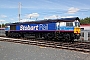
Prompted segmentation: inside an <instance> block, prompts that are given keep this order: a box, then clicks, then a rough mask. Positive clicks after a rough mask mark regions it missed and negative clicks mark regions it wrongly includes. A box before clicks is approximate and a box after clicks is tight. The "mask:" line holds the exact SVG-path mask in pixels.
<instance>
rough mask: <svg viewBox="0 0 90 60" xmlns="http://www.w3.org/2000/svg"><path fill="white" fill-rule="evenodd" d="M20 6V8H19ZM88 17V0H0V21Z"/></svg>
mask: <svg viewBox="0 0 90 60" xmlns="http://www.w3.org/2000/svg"><path fill="white" fill-rule="evenodd" d="M19 7H21V9H19ZM19 11H20V21H32V20H43V19H56V18H64V17H79V18H81V19H82V18H85V17H90V0H0V23H12V22H17V21H19Z"/></svg>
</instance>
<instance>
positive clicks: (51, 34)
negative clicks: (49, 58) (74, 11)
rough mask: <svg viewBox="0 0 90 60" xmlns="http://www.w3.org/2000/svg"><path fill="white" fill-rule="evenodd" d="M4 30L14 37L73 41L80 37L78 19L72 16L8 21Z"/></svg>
mask: <svg viewBox="0 0 90 60" xmlns="http://www.w3.org/2000/svg"><path fill="white" fill-rule="evenodd" d="M5 32H6V36H8V37H14V38H15V37H16V38H21V37H22V38H35V39H47V40H64V41H74V39H79V38H80V20H79V18H78V17H74V18H61V19H48V20H40V21H32V22H17V23H8V24H6V29H5Z"/></svg>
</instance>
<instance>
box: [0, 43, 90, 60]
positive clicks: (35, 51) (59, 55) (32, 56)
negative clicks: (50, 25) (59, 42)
mask: <svg viewBox="0 0 90 60" xmlns="http://www.w3.org/2000/svg"><path fill="white" fill-rule="evenodd" d="M0 60H90V54H88V53H83V52H78V51H70V50H64V49H63V50H62V49H54V48H49V47H47V48H45V47H40V46H33V45H25V44H18V43H12V42H0Z"/></svg>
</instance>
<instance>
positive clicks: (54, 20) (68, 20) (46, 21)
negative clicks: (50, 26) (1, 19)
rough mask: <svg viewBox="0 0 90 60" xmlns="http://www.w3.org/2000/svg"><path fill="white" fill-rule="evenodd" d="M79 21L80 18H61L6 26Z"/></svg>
mask: <svg viewBox="0 0 90 60" xmlns="http://www.w3.org/2000/svg"><path fill="white" fill-rule="evenodd" d="M75 20H78V21H80V19H79V18H78V17H73V18H61V19H46V20H38V21H30V22H16V23H9V24H6V25H16V24H27V23H29V24H30V23H31V24H34V23H35V24H39V23H50V22H52V23H53V22H71V21H75Z"/></svg>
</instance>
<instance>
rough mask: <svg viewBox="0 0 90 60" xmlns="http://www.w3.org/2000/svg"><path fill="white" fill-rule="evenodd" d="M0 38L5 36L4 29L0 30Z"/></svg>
mask: <svg viewBox="0 0 90 60" xmlns="http://www.w3.org/2000/svg"><path fill="white" fill-rule="evenodd" d="M0 36H5V28H0Z"/></svg>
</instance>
